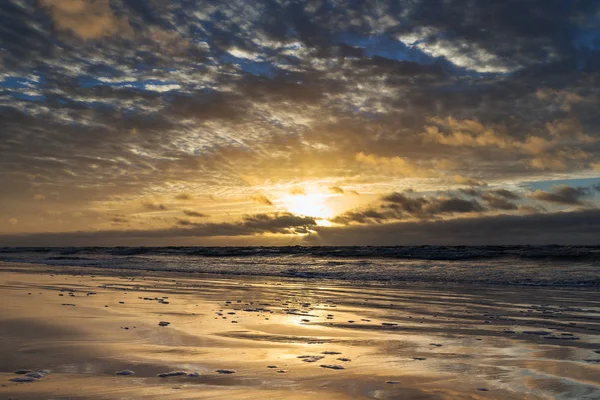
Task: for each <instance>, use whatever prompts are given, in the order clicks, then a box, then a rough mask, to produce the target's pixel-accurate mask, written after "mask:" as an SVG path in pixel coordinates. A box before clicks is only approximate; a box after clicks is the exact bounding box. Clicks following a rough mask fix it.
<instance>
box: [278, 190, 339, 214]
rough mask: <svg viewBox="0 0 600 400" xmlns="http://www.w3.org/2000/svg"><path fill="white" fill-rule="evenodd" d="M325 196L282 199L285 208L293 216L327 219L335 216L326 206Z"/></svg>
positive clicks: (301, 196)
mask: <svg viewBox="0 0 600 400" xmlns="http://www.w3.org/2000/svg"><path fill="white" fill-rule="evenodd" d="M325 197H326V196H325V195H316V194H315V195H313V194H310V195H297V196H295V195H292V196H286V197H284V198H282V199H281V203H282V205H283V207H285V208H286V209H287V210H288V211H289V212H291V213H292V214H297V215H304V216H307V217H313V218H321V219H327V218H331V217H333V215H334V212H333V210H331V208H330V207H328V206H327V205H326V204H325Z"/></svg>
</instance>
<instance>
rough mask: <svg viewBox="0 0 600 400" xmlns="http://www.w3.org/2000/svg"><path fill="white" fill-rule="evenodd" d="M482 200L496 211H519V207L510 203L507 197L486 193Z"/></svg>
mask: <svg viewBox="0 0 600 400" xmlns="http://www.w3.org/2000/svg"><path fill="white" fill-rule="evenodd" d="M481 199H482V200H484V201H485V202H486V204H487V205H488V207H490V208H493V209H496V210H506V211H509V210H517V209H519V206H518V205H516V204H515V203H513V202H511V201H509V200H508V199H507V198H506V197H504V196H500V195H494V194H490V193H484V194H482V195H481Z"/></svg>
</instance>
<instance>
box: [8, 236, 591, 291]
mask: <svg viewBox="0 0 600 400" xmlns="http://www.w3.org/2000/svg"><path fill="white" fill-rule="evenodd" d="M0 261H7V262H27V263H36V264H47V265H53V266H56V265H65V266H81V267H96V268H115V269H132V270H148V271H177V272H186V273H195V274H200V273H211V274H227V275H254V276H279V277H296V278H306V279H339V280H347V281H356V282H365V281H379V282H392V283H400V282H437V283H440V282H454V283H485V284H498V285H536V286H568V287H573V286H581V287H600V246H453V247H447V246H410V247H303V246H290V247H61V248H57V247H52V248H48V247H35V248H32V247H29V248H8V247H5V248H0Z"/></svg>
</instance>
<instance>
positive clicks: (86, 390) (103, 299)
mask: <svg viewBox="0 0 600 400" xmlns="http://www.w3.org/2000/svg"><path fill="white" fill-rule="evenodd" d="M93 274H96V275H93ZM0 293H1V296H2V315H1V318H2V320H1V323H0V337H1V338H2V341H1V342H0V381H2V382H1V384H2V386H1V387H0V397H2V398H9V397H10V398H12V397H14V398H19V399H21V398H31V399H33V398H40V397H42V398H46V397H51V398H69V399H71V398H94V399H104V398H148V399H150V398H157V397H161V398H225V397H226V398H234V399H236V398H239V399H251V398H261V397H263V396H273V397H274V398H286V399H309V398H319V399H320V398H328V399H350V398H374V399H453V398H463V399H465V398H466V399H479V398H485V399H493V398H495V399H511V398H513V399H522V398H532V399H537V398H539V399H544V398H564V399H570V398H573V399H574V398H577V399H594V398H600V354H599V353H598V352H599V351H600V294H599V293H598V291H597V290H592V289H585V290H577V289H556V288H522V287H508V286H507V287H492V286H488V287H482V286H479V287H474V286H473V287H468V286H460V285H457V286H431V285H428V286H426V285H419V284H407V285H404V286H395V287H391V286H386V285H364V284H361V285H360V286H358V285H353V284H351V283H347V282H346V283H343V282H342V283H339V282H334V281H320V282H315V281H310V282H307V281H304V280H301V279H275V278H269V279H263V278H249V277H235V278H233V277H218V276H209V275H201V276H192V275H176V274H167V273H147V272H146V273H142V272H133V271H128V272H124V271H118V272H116V271H107V270H102V271H99V270H91V269H89V268H86V269H77V268H62V269H61V268H56V267H52V268H47V267H39V266H38V267H35V266H29V265H24V264H19V265H16V264H12V265H9V264H4V265H3V266H2V273H0ZM23 368H26V369H28V370H29V371H31V372H30V373H35V372H38V373H40V376H39V377H37V378H33V379H32V382H24V383H20V382H14V381H11V380H10V379H13V378H15V377H17V376H21V375H18V374H15V371H17V370H19V369H23ZM42 371H43V373H42ZM117 373H118V374H117ZM22 376H26V375H22Z"/></svg>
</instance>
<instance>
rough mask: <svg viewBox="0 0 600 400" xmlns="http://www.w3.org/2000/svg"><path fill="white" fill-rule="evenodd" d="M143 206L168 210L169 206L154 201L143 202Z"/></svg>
mask: <svg viewBox="0 0 600 400" xmlns="http://www.w3.org/2000/svg"><path fill="white" fill-rule="evenodd" d="M142 206H143V207H144V208H145V209H146V210H149V211H166V210H167V209H168V208H167V206H165V205H164V204H160V203H155V202H152V201H144V202H142Z"/></svg>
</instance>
